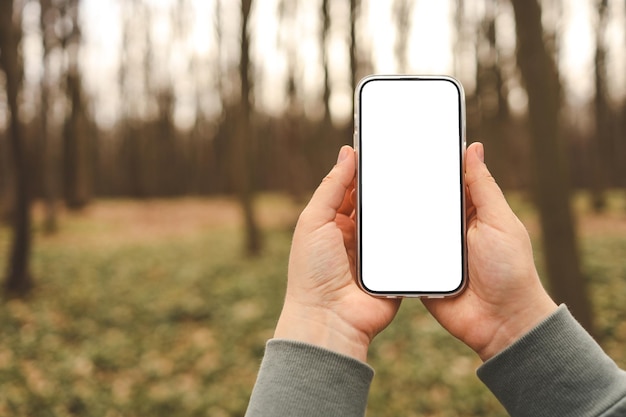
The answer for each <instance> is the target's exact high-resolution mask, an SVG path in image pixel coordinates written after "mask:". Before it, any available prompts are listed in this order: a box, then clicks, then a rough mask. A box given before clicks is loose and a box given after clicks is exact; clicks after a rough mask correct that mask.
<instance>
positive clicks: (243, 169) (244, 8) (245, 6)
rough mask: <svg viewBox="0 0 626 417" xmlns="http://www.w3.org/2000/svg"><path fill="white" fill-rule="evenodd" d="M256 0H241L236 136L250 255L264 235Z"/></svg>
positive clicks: (238, 177)
mask: <svg viewBox="0 0 626 417" xmlns="http://www.w3.org/2000/svg"><path fill="white" fill-rule="evenodd" d="M251 7H252V0H241V61H240V64H239V76H240V80H241V105H240V107H239V112H240V113H239V114H240V117H241V123H239V128H238V129H237V132H236V134H235V136H234V140H235V141H236V146H235V158H236V160H237V161H236V164H235V170H236V171H237V172H236V173H235V177H236V178H237V180H236V181H237V189H238V194H239V200H240V203H241V208H242V210H243V216H244V225H245V231H246V242H245V245H246V246H245V250H246V253H247V254H248V255H249V256H254V255H257V254H258V253H259V252H260V251H261V236H260V232H259V227H258V225H257V222H256V218H255V215H254V191H253V182H252V172H253V169H252V167H253V156H254V146H253V145H254V141H253V134H254V132H253V129H252V120H251V119H252V103H251V91H252V85H251V80H250V34H249V33H248V23H249V17H250V9H251Z"/></svg>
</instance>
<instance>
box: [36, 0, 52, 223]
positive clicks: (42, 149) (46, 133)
mask: <svg viewBox="0 0 626 417" xmlns="http://www.w3.org/2000/svg"><path fill="white" fill-rule="evenodd" d="M39 6H40V9H41V12H40V17H39V27H40V29H41V37H42V44H43V57H42V63H41V66H42V74H41V87H40V88H41V106H40V107H41V108H40V115H41V116H40V117H41V123H40V126H41V128H40V132H39V146H38V153H39V164H40V165H39V167H40V168H39V169H40V172H41V175H40V180H41V194H42V195H41V196H42V198H43V201H44V208H45V213H44V216H45V217H44V222H43V230H44V232H45V233H49V234H50V233H54V232H56V230H57V212H56V202H55V199H56V195H55V194H56V193H55V181H54V180H55V177H56V176H55V170H53V169H52V168H53V166H54V165H53V163H52V161H53V160H54V158H53V157H52V154H53V152H54V149H53V147H52V146H50V145H51V143H50V140H51V135H50V130H49V123H48V108H49V97H50V85H49V80H48V77H49V74H50V62H49V56H50V50H51V43H52V40H51V39H50V37H51V33H54V32H53V31H54V29H53V27H52V26H53V25H54V24H55V23H57V22H56V21H52V22H50V21H49V18H48V16H49V13H50V11H51V10H52V7H53V6H52V0H39Z"/></svg>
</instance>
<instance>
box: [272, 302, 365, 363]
mask: <svg viewBox="0 0 626 417" xmlns="http://www.w3.org/2000/svg"><path fill="white" fill-rule="evenodd" d="M274 338H277V339H289V340H296V341H299V342H304V343H309V344H311V345H315V346H319V347H321V348H324V349H328V350H331V351H334V352H337V353H340V354H342V355H346V356H350V357H352V358H355V359H358V360H360V361H362V362H365V361H366V359H367V350H368V348H369V344H370V340H369V337H368V336H367V335H365V334H363V333H362V332H359V331H358V330H357V329H354V328H353V327H352V326H351V325H350V324H349V323H346V322H345V321H344V320H343V319H342V318H341V317H339V316H338V315H337V314H336V313H335V312H333V311H332V310H329V309H325V308H319V307H311V306H302V305H293V304H291V303H287V302H286V303H285V305H284V306H283V310H282V312H281V314H280V318H279V319H278V324H277V325H276V330H275V331H274Z"/></svg>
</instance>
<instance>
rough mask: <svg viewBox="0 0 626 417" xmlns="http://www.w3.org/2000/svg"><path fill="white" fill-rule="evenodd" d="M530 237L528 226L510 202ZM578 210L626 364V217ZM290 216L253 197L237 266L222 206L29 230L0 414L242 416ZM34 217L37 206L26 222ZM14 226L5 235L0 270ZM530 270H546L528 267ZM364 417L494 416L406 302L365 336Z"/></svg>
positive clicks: (0, 357)
mask: <svg viewBox="0 0 626 417" xmlns="http://www.w3.org/2000/svg"><path fill="white" fill-rule="evenodd" d="M511 201H512V202H513V203H514V205H515V206H516V208H517V211H518V212H519V213H520V215H521V216H522V217H523V219H524V221H525V223H526V224H527V225H528V227H529V229H530V231H531V233H532V234H533V235H536V234H537V233H536V223H537V222H536V217H535V214H534V213H533V211H532V209H530V207H529V206H528V204H527V203H526V202H525V201H524V200H523V199H521V198H517V197H516V196H512V197H511ZM584 203H585V202H584V199H580V201H578V202H577V207H578V212H579V214H580V219H581V222H580V230H581V236H582V239H581V247H582V250H583V254H584V261H585V265H584V267H585V273H586V275H587V276H588V277H589V279H590V281H591V288H592V291H593V301H594V308H595V312H596V322H597V325H598V334H599V337H601V343H602V345H603V346H604V347H605V349H607V351H608V352H609V353H610V354H611V355H612V356H613V358H615V359H616V361H617V362H618V364H620V365H621V366H622V367H626V354H625V353H624V345H625V344H626V307H625V306H626V290H625V289H624V282H625V280H626V261H625V259H626V256H625V255H626V207H625V205H624V201H623V199H622V198H619V196H616V197H615V198H614V199H612V200H611V207H610V210H609V213H608V214H604V215H601V216H600V215H594V214H592V213H590V212H589V211H587V210H586V209H585V208H584V207H585V204H584ZM298 211H299V207H298V206H297V205H295V204H292V203H290V202H289V200H287V199H286V198H282V197H278V196H264V197H262V198H261V199H260V201H259V218H260V220H261V223H262V225H263V229H264V233H263V237H264V244H265V249H264V252H263V254H262V256H260V257H258V258H254V259H247V258H245V257H244V256H242V247H243V244H242V241H241V236H242V234H241V233H240V220H239V218H240V213H239V210H238V207H237V205H236V204H235V203H234V202H233V201H230V200H227V199H197V200H196V199H183V200H173V201H158V200H156V201H147V202H130V201H100V202H96V203H94V204H93V205H92V206H90V207H89V208H87V209H86V210H84V211H83V212H81V213H76V214H68V213H62V216H61V218H60V222H59V227H60V229H59V231H58V233H56V234H54V235H44V234H43V233H42V232H41V231H40V230H39V229H38V226H37V228H36V230H35V233H34V237H35V245H34V253H33V258H32V271H33V275H34V277H35V278H36V282H37V288H36V290H35V292H34V293H33V294H32V296H31V297H30V298H28V299H26V300H15V299H13V300H10V299H3V300H2V303H1V304H0V332H1V334H2V338H1V339H0V416H5V415H6V416H13V415H20V416H106V417H114V416H148V415H149V416H172V415H176V416H215V417H222V416H242V415H243V414H244V413H245V409H246V405H247V402H248V398H249V395H250V391H251V389H252V386H253V384H254V380H255V376H256V372H257V370H258V365H259V362H260V359H261V357H262V355H263V349H264V344H265V341H266V340H267V339H268V338H270V337H271V336H272V331H273V326H274V324H275V321H276V318H277V317H278V314H279V312H280V308H281V304H282V299H283V295H284V287H285V285H284V284H285V278H286V268H287V256H288V252H289V245H290V239H291V231H292V228H293V225H294V224H295V220H296V218H297V214H298ZM40 222H41V215H40V213H39V211H37V222H36V224H37V225H39V224H40ZM8 244H9V230H8V228H7V227H6V226H2V228H1V229H0V253H2V256H1V257H0V271H5V270H6V256H5V254H6V253H7V249H8ZM538 261H539V264H541V260H540V259H538ZM370 364H371V365H372V366H373V367H374V368H375V369H376V372H377V374H376V377H375V379H374V382H373V384H372V388H371V395H370V401H369V406H368V415H370V416H404V417H408V416H473V415H475V416H504V415H506V413H505V412H504V410H503V409H502V407H501V406H500V405H499V404H498V403H497V402H496V401H495V399H494V398H493V396H492V395H491V394H490V393H489V392H488V390H487V389H486V388H485V387H484V386H483V385H482V384H481V383H480V382H479V381H478V378H477V377H476V375H475V369H476V368H477V367H478V366H479V365H480V361H479V359H478V358H477V357H476V355H475V354H474V353H473V352H471V351H470V350H469V349H468V348H466V347H465V346H464V345H463V344H461V343H460V342H458V341H456V340H455V339H453V338H452V337H451V336H449V335H448V334H447V333H446V332H445V331H443V330H442V329H441V328H440V327H439V325H438V324H437V323H436V322H435V321H434V320H433V319H432V318H431V317H430V316H428V314H427V313H426V312H425V310H424V308H423V307H422V305H421V303H420V302H419V301H417V300H406V301H405V302H404V303H403V306H402V308H401V310H400V313H399V314H398V317H397V319H396V320H395V321H394V322H393V323H392V325H391V326H390V327H389V328H388V329H387V330H386V331H385V332H383V334H381V335H380V336H379V337H378V338H377V339H376V340H375V342H374V344H373V346H372V349H371V353H370Z"/></svg>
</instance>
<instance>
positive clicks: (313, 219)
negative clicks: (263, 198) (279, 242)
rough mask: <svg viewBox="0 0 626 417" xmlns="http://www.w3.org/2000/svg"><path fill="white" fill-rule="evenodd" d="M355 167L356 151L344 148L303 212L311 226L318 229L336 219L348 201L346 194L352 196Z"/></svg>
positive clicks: (347, 147)
mask: <svg viewBox="0 0 626 417" xmlns="http://www.w3.org/2000/svg"><path fill="white" fill-rule="evenodd" d="M355 167H356V161H355V156H354V150H353V149H352V148H351V147H350V146H348V145H345V146H343V147H342V148H341V150H340V151H339V156H338V157H337V164H335V166H334V167H333V169H331V170H330V172H329V173H328V175H326V177H325V178H324V179H323V180H322V183H321V184H320V185H319V187H317V190H315V192H314V193H313V197H311V201H309V204H308V205H307V207H306V208H305V210H304V212H303V215H305V216H306V217H307V219H308V221H309V222H310V223H309V224H310V226H312V227H317V226H320V225H322V224H325V223H328V222H330V221H333V220H334V219H335V216H336V215H337V212H338V211H339V208H340V207H341V206H342V204H343V202H344V200H346V194H347V195H348V196H349V195H350V194H349V193H347V191H348V189H349V188H350V186H351V185H352V184H353V180H354V175H355ZM348 200H349V197H348Z"/></svg>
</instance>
